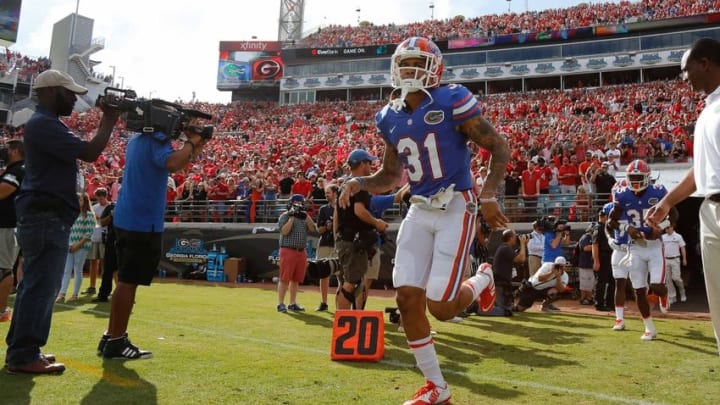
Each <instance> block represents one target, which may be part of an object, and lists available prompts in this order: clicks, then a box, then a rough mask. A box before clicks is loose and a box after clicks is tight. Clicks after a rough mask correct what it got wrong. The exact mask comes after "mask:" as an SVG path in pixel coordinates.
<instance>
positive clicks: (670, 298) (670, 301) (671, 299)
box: [668, 297, 677, 305]
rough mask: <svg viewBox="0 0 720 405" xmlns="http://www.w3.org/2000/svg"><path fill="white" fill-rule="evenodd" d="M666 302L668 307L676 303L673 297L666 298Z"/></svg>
mask: <svg viewBox="0 0 720 405" xmlns="http://www.w3.org/2000/svg"><path fill="white" fill-rule="evenodd" d="M668 302H669V303H670V305H672V304H674V303H676V302H677V298H675V297H668Z"/></svg>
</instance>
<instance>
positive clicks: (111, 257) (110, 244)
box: [98, 237, 117, 298]
mask: <svg viewBox="0 0 720 405" xmlns="http://www.w3.org/2000/svg"><path fill="white" fill-rule="evenodd" d="M116 271H117V252H116V251H115V238H114V237H112V238H111V237H108V239H107V241H106V244H105V262H104V263H103V273H102V281H101V282H100V290H98V298H108V297H109V296H110V293H112V286H113V274H115V272H116Z"/></svg>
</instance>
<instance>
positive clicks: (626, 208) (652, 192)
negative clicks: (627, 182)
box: [613, 184, 667, 233]
mask: <svg viewBox="0 0 720 405" xmlns="http://www.w3.org/2000/svg"><path fill="white" fill-rule="evenodd" d="M665 194H667V189H666V188H665V186H663V185H662V184H651V185H649V186H648V187H647V188H646V189H645V191H644V192H643V193H642V194H641V195H640V196H637V195H635V193H634V192H633V191H632V189H630V188H629V187H617V188H616V189H615V190H614V192H613V200H614V201H615V203H616V204H617V205H619V206H620V208H622V212H623V214H622V217H621V222H622V220H626V221H627V223H628V224H629V225H632V226H633V227H635V228H637V229H638V230H640V231H642V232H645V233H647V232H649V231H650V226H649V225H648V223H647V222H646V221H645V215H646V214H647V212H648V210H649V209H650V207H652V206H654V205H655V204H657V203H658V202H660V200H661V199H662V198H663V197H665Z"/></svg>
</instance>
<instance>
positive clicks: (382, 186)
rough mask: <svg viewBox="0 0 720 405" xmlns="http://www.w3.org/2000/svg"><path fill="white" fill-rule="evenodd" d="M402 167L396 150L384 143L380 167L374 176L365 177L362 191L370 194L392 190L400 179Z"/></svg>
mask: <svg viewBox="0 0 720 405" xmlns="http://www.w3.org/2000/svg"><path fill="white" fill-rule="evenodd" d="M402 171H403V166H402V162H400V156H399V155H398V151H397V149H395V147H394V146H392V145H390V144H389V143H387V142H385V153H384V155H383V162H382V167H381V168H380V170H378V171H377V172H376V173H375V174H373V175H372V176H369V177H365V185H364V189H365V190H367V191H369V192H370V193H384V192H386V191H388V190H392V189H393V188H394V187H395V186H396V185H397V184H398V183H399V182H400V179H401V177H402Z"/></svg>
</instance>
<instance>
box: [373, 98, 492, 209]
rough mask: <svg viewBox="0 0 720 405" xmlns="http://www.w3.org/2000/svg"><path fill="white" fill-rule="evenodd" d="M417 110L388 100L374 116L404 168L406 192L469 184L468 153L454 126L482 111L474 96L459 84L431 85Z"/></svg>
mask: <svg viewBox="0 0 720 405" xmlns="http://www.w3.org/2000/svg"><path fill="white" fill-rule="evenodd" d="M430 94H431V95H432V99H433V100H432V101H430V100H429V99H425V100H424V101H423V102H422V103H421V104H420V105H419V106H418V108H417V109H416V110H414V111H412V112H407V111H405V110H400V111H394V110H392V109H391V108H390V106H389V105H386V106H385V107H383V109H382V110H380V111H379V112H378V113H377V114H376V115H375V121H376V123H377V127H378V130H379V131H380V132H381V133H382V136H383V138H384V139H385V141H386V142H388V143H389V144H390V145H392V146H394V147H395V148H396V149H397V151H398V155H399V157H400V161H401V162H402V164H403V166H404V167H405V169H406V170H407V174H408V180H409V182H410V192H411V193H412V194H414V195H422V196H426V197H428V196H431V195H433V194H435V193H437V192H438V191H439V190H440V189H442V188H447V187H448V186H450V185H451V184H455V190H456V191H462V190H469V189H471V188H472V186H473V179H472V174H471V173H470V157H471V152H470V149H469V148H468V145H467V141H468V139H467V137H466V136H465V135H464V134H463V133H461V132H459V131H458V126H459V125H460V124H462V123H463V122H465V121H467V120H469V119H471V118H474V117H476V116H478V115H480V114H482V111H481V109H480V106H479V104H478V102H477V100H476V99H475V96H473V94H472V93H471V92H470V90H468V89H467V88H465V87H464V86H462V85H459V84H450V85H447V86H442V87H438V88H435V89H432V90H430Z"/></svg>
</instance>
